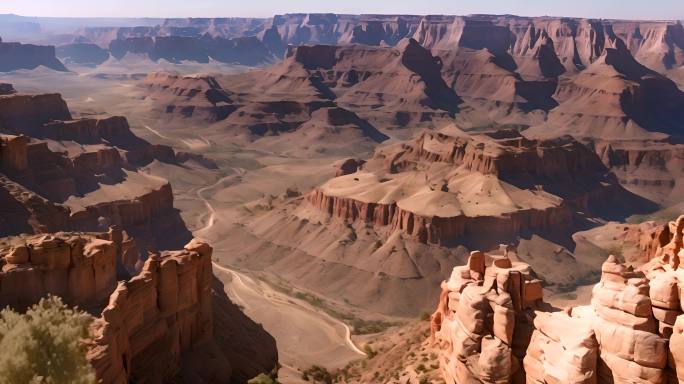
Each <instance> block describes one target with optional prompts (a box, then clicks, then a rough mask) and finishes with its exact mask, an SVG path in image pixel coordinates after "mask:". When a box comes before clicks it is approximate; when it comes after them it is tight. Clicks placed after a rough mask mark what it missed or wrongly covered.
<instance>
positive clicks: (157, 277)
mask: <svg viewBox="0 0 684 384" xmlns="http://www.w3.org/2000/svg"><path fill="white" fill-rule="evenodd" d="M211 281H212V271H211V248H210V247H209V246H208V245H206V244H203V243H200V242H192V243H190V244H188V245H187V246H186V250H185V251H179V252H166V253H162V254H160V255H152V256H151V257H150V258H149V259H148V260H147V261H146V262H145V265H144V266H143V268H142V271H141V272H140V274H138V275H137V276H135V277H133V278H132V279H131V280H129V281H126V282H120V283H119V284H118V285H117V286H116V288H115V289H112V291H111V296H110V297H109V303H108V304H107V306H106V307H105V308H104V310H103V311H102V315H101V319H100V320H99V323H98V324H97V331H96V332H97V335H96V337H95V345H94V346H93V347H92V348H91V350H90V351H89V354H88V358H89V360H90V361H91V362H92V364H93V366H94V367H95V369H96V371H97V372H98V376H99V378H100V380H102V381H103V382H106V383H127V382H129V381H130V380H135V381H138V380H150V381H162V380H169V379H171V378H173V377H174V376H175V375H176V374H177V373H178V370H179V368H180V366H181V355H182V353H183V352H187V351H190V350H191V349H192V347H193V346H195V345H198V344H200V343H206V342H209V341H211V339H212V334H213V324H212V302H211V300H212V296H211ZM222 373H224V374H227V376H228V377H230V374H231V371H230V366H228V367H224V372H222Z"/></svg>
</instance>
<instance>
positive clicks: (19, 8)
mask: <svg viewBox="0 0 684 384" xmlns="http://www.w3.org/2000/svg"><path fill="white" fill-rule="evenodd" d="M287 12H290V13H291V12H335V13H395V14H396V13H401V14H456V15H464V14H470V13H498V14H501V13H511V14H517V15H529V16H539V15H553V16H581V17H596V18H627V19H684V0H646V1H644V0H338V1H329V0H0V13H15V14H19V15H25V16H104V17H218V16H224V17H229V16H254V17H267V16H271V15H273V14H276V13H278V14H282V13H287Z"/></svg>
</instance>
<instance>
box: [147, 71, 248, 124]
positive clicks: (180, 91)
mask: <svg viewBox="0 0 684 384" xmlns="http://www.w3.org/2000/svg"><path fill="white" fill-rule="evenodd" d="M144 86H145V87H146V88H147V90H148V96H147V97H148V98H149V99H150V100H152V101H153V102H154V103H155V105H158V106H159V108H161V109H162V110H163V112H164V113H165V114H171V115H172V116H178V115H180V116H181V117H184V118H196V119H201V120H205V121H209V122H215V121H220V120H224V119H225V118H226V117H228V115H230V114H231V113H232V112H233V111H235V110H236V109H237V106H235V105H234V102H233V100H232V99H231V94H230V92H228V91H226V90H224V89H223V88H222V87H221V85H220V84H219V83H218V81H216V79H215V78H214V77H211V76H180V75H176V74H171V73H165V72H158V73H151V74H149V75H147V77H146V78H145V82H144Z"/></svg>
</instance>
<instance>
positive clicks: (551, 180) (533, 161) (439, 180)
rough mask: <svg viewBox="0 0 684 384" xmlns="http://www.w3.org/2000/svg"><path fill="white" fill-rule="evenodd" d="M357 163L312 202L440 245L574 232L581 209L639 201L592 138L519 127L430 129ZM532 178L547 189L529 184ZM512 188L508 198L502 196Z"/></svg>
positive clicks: (325, 209) (319, 190)
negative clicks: (531, 136) (530, 134)
mask: <svg viewBox="0 0 684 384" xmlns="http://www.w3.org/2000/svg"><path fill="white" fill-rule="evenodd" d="M357 170H358V167H356V169H354V171H355V172H351V171H350V172H347V173H346V174H344V175H341V176H340V177H338V178H336V179H333V180H331V181H329V182H328V183H326V184H324V185H323V186H321V187H319V188H317V189H316V190H314V191H313V192H312V193H311V194H309V195H308V196H307V197H306V201H307V202H308V204H310V205H311V206H313V207H315V208H316V209H318V210H319V211H321V212H323V213H325V214H328V215H330V216H332V217H336V218H340V219H342V220H344V221H346V222H362V223H368V224H371V225H373V226H374V227H377V228H382V227H384V228H385V229H386V230H388V231H389V232H395V231H401V232H403V233H406V234H408V235H410V236H411V237H412V238H415V239H416V240H417V241H419V242H422V243H430V244H444V245H449V244H453V243H459V242H460V241H466V239H468V240H472V239H473V238H477V237H478V236H479V234H481V233H485V232H486V233H488V234H489V235H490V236H492V237H494V238H497V239H510V238H514V237H515V236H517V235H518V234H521V233H527V232H529V231H532V232H535V231H541V232H545V231H559V230H561V229H565V230H568V229H569V228H571V227H572V222H573V218H572V216H573V214H572V212H573V211H574V210H582V211H585V212H591V211H592V210H593V209H594V208H596V207H598V206H599V205H600V201H602V199H604V198H605V197H606V196H608V195H609V194H613V195H614V196H615V201H616V204H619V203H617V201H620V199H630V198H631V197H630V194H629V193H627V192H626V191H625V190H623V189H622V188H621V187H620V186H619V185H618V183H617V180H616V179H615V177H614V176H613V175H611V174H609V173H608V170H607V169H606V167H605V166H604V165H603V164H602V163H601V161H600V159H599V158H598V157H597V156H596V155H595V154H594V153H593V152H592V151H590V150H589V149H588V148H586V147H585V146H583V145H582V144H579V143H578V142H576V141H574V140H572V139H570V138H563V139H558V140H547V141H536V140H528V139H525V138H524V137H522V136H520V135H519V134H517V133H515V132H512V131H499V132H495V133H491V134H488V135H467V134H454V133H448V132H444V133H437V132H425V133H423V134H421V135H420V136H418V137H417V138H416V139H414V140H412V141H408V142H405V143H400V144H395V145H394V146H389V147H385V148H382V149H380V150H378V151H377V152H376V155H375V156H374V158H373V159H371V160H370V161H369V162H368V163H366V164H364V165H363V169H361V170H358V171H357ZM531 183H534V188H535V189H536V191H544V193H537V192H533V191H531V190H529V189H532V188H533V184H531ZM528 188H529V189H528ZM473 189H475V190H473ZM478 189H479V191H478ZM503 191H507V194H506V197H505V198H501V199H499V194H500V193H501V192H503ZM514 191H515V192H514ZM618 196H619V197H618ZM507 199H508V200H510V199H513V200H514V202H513V204H512V205H511V206H509V205H508V204H506V203H497V204H494V203H492V204H490V203H489V202H490V201H493V200H495V201H504V200H507ZM637 200H638V199H636V200H634V201H637ZM493 233H495V234H496V235H493Z"/></svg>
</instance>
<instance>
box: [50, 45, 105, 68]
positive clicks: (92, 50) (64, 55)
mask: <svg viewBox="0 0 684 384" xmlns="http://www.w3.org/2000/svg"><path fill="white" fill-rule="evenodd" d="M56 54H57V57H58V58H60V59H61V60H63V61H64V62H65V63H67V64H71V63H73V64H79V65H85V66H98V65H100V64H102V63H104V62H105V61H107V60H108V59H109V52H107V50H105V49H102V48H100V47H99V46H98V45H96V44H89V43H72V44H65V45H60V46H59V47H57V51H56Z"/></svg>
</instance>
